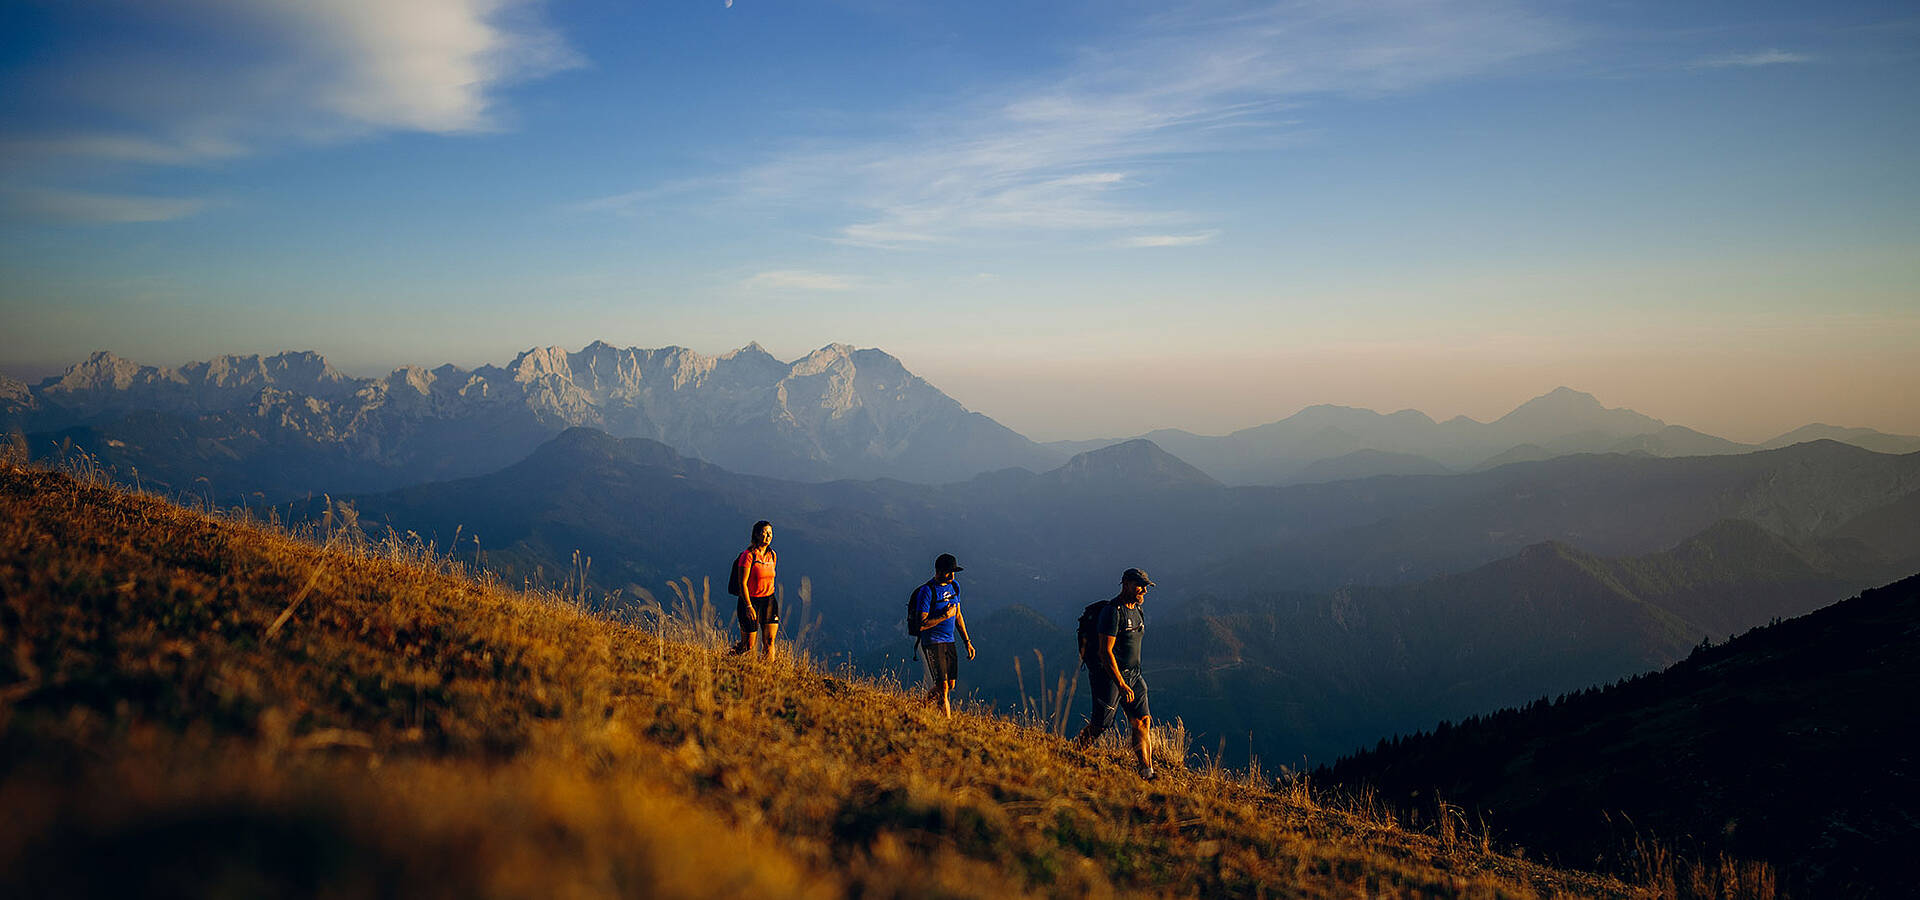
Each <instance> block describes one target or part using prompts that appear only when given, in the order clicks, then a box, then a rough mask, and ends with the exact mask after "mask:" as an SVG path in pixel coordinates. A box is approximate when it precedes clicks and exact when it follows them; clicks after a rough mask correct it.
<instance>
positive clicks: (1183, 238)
mask: <svg viewBox="0 0 1920 900" xmlns="http://www.w3.org/2000/svg"><path fill="white" fill-rule="evenodd" d="M1219 236H1220V232H1218V231H1202V232H1200V233H1198V234H1143V235H1137V236H1135V237H1129V238H1121V239H1120V240H1118V241H1115V242H1114V246H1117V247H1191V246H1193V245H1195V244H1204V243H1206V242H1208V241H1211V240H1213V239H1214V238H1216V237H1219Z"/></svg>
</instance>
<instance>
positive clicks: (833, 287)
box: [745, 269, 859, 291]
mask: <svg viewBox="0 0 1920 900" xmlns="http://www.w3.org/2000/svg"><path fill="white" fill-rule="evenodd" d="M745 285H746V287H747V288H748V289H749V290H776V291H850V290H853V289H854V288H856V287H858V286H859V284H858V282H857V281H856V280H855V279H852V278H849V277H847V276H845V275H829V274H826V273H824V272H809V271H807V270H805V269H774V270H771V271H767V272H761V273H760V274H758V275H755V276H753V277H752V278H749V279H747V280H746V282H745Z"/></svg>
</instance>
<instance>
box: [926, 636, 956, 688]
mask: <svg viewBox="0 0 1920 900" xmlns="http://www.w3.org/2000/svg"><path fill="white" fill-rule="evenodd" d="M920 655H921V656H923V657H926V660H927V677H928V678H930V679H932V680H934V681H935V682H941V681H958V680H959V679H960V651H959V650H958V649H956V648H955V646H954V642H953V641H947V642H945V643H940V644H921V645H920Z"/></svg>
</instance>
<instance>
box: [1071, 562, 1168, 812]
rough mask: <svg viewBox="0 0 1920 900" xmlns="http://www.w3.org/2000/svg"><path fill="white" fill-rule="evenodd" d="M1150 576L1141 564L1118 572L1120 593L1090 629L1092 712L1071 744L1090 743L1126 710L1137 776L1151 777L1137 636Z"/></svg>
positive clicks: (1143, 626)
mask: <svg viewBox="0 0 1920 900" xmlns="http://www.w3.org/2000/svg"><path fill="white" fill-rule="evenodd" d="M1150 587H1153V579H1151V578H1148V577H1147V573H1145V572H1143V571H1141V570H1139V569H1128V570H1126V571H1125V572H1122V573H1120V594H1119V595H1118V596H1116V597H1114V598H1113V599H1112V600H1109V601H1107V605H1106V608H1105V609H1102V610H1101V611H1100V618H1099V620H1098V623H1097V625H1096V627H1095V630H1094V640H1093V646H1092V647H1091V648H1089V650H1088V652H1087V654H1086V660H1087V675H1088V681H1089V682H1090V685H1089V686H1090V687H1092V688H1093V715H1092V716H1091V717H1089V718H1088V720H1087V727H1085V728H1083V729H1081V730H1080V736H1079V737H1078V738H1076V739H1075V743H1076V744H1077V745H1079V746H1080V747H1083V748H1084V747H1086V746H1088V745H1089V744H1092V743H1093V741H1094V739H1095V738H1098V737H1099V736H1100V734H1101V733H1102V732H1104V731H1106V730H1107V727H1108V726H1110V725H1112V724H1113V715H1114V712H1115V709H1114V707H1116V706H1119V707H1123V708H1125V709H1126V711H1127V722H1128V724H1130V725H1132V726H1133V755H1134V757H1135V759H1136V760H1137V761H1138V762H1139V763H1140V777H1142V778H1145V779H1146V780H1148V781H1152V780H1153V779H1154V778H1155V777H1156V773H1155V772H1154V770H1153V751H1152V748H1151V746H1150V745H1149V744H1148V743H1147V741H1148V738H1149V735H1150V734H1151V732H1152V728H1153V712H1152V710H1151V709H1150V708H1149V707H1148V706H1147V679H1146V678H1145V677H1143V676H1142V675H1141V674H1140V639H1141V638H1142V637H1143V636H1145V634H1146V630H1147V618H1146V616H1145V615H1143V614H1142V613H1141V612H1140V604H1141V603H1142V602H1144V601H1145V600H1146V599H1147V588H1150Z"/></svg>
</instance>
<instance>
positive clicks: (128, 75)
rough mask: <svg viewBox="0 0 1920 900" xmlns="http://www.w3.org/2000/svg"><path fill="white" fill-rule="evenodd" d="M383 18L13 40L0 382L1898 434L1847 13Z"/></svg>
mask: <svg viewBox="0 0 1920 900" xmlns="http://www.w3.org/2000/svg"><path fill="white" fill-rule="evenodd" d="M407 10H408V14H406V15H397V14H390V11H382V10H381V9H377V8H375V7H372V6H368V5H366V4H360V3H352V2H345V0H315V2H312V3H305V4H295V5H285V4H280V5H266V6H258V7H257V8H249V7H248V5H246V4H240V5H233V4H221V3H199V2H186V3H168V4H153V5H148V6H143V7H141V8H140V9H139V10H137V11H133V12H128V11H122V10H115V9H111V8H108V7H101V6H97V5H87V4H81V5H71V4H67V5H63V4H30V5H26V6H22V7H19V8H17V9H12V10H10V11H9V13H8V16H7V21H8V24H9V26H10V27H9V28H7V29H4V30H0V123H4V124H0V238H3V239H0V368H4V369H7V370H10V371H15V372H21V373H23V374H27V375H33V374H45V373H46V372H47V371H48V370H50V369H57V368H61V367H64V366H65V365H70V364H71V363H73V362H76V361H78V360H80V359H83V358H85V356H86V355H87V354H88V353H90V352H92V351H94V350H97V349H111V350H112V351H113V352H115V353H118V354H120V355H122V356H125V357H128V358H131V359H135V360H139V361H141V362H143V363H148V364H157V365H179V364H180V363H183V362H186V361H189V360H198V359H206V358H209V357H212V356H217V355H221V354H231V353H243V354H244V353H273V352H278V351H279V350H281V349H286V348H312V349H315V350H318V351H319V352H321V353H322V354H324V355H325V356H327V358H328V359H329V360H330V361H332V362H333V363H334V364H335V365H336V366H338V367H340V368H341V369H342V370H343V371H349V372H353V373H355V374H383V373H384V372H386V371H390V370H391V368H393V367H394V366H396V365H399V364H403V363H405V364H427V365H437V364H440V363H444V362H453V363H456V364H459V365H463V366H472V365H478V364H483V363H489V362H491V363H499V362H504V361H505V360H507V359H510V358H512V356H513V354H514V353H517V352H518V351H520V350H523V349H525V348H527V347H529V346H562V347H567V348H569V349H574V348H578V347H580V346H583V345H585V344H587V343H588V342H590V341H593V340H606V341H609V342H611V343H615V344H618V345H621V346H628V345H632V346H643V347H657V346H662V345H666V344H681V345H685V346H690V347H695V348H698V349H700V350H701V351H702V352H707V353H718V352H725V351H726V350H729V349H732V348H735V347H739V346H742V345H744V344H746V343H747V342H748V341H751V340H759V341H761V342H762V343H763V344H765V345H766V346H768V347H769V349H770V350H772V351H773V352H774V353H776V355H779V356H781V357H783V358H786V359H792V358H795V357H797V356H799V355H801V354H804V353H806V352H808V351H810V350H812V349H814V348H816V347H819V346H822V345H824V344H827V343H830V342H845V343H851V344H855V345H857V346H863V347H879V348H881V349H884V350H886V351H887V352H889V353H892V354H894V355H895V356H898V357H900V358H901V359H902V360H903V361H905V362H906V364H907V365H908V367H909V368H911V369H912V370H914V371H915V372H916V373H917V374H919V375H921V376H922V377H925V378H927V379H928V380H930V381H932V382H933V383H934V384H936V385H938V386H939V387H940V388H941V389H942V390H944V391H946V392H947V393H949V394H950V395H952V396H954V397H955V398H956V399H958V400H959V401H960V402H961V403H963V404H965V405H966V406H967V407H969V408H970V409H974V410H977V411H980V412H983V413H985V414H987V415H990V416H992V417H993V418H995V419H997V420H999V421H1001V422H1002V423H1004V424H1006V425H1008V426H1009V427H1011V428H1014V429H1015V430H1018V431H1020V432H1022V433H1024V434H1027V435H1029V436H1031V437H1033V438H1035V439H1037V440H1054V439H1062V438H1094V437H1115V436H1126V435H1131V434H1138V433H1142V432H1145V431H1149V430H1152V429H1155V428H1169V427H1170V428H1182V429H1186V430H1189V431H1194V432H1198V433H1209V434H1219V433H1225V432H1228V431H1232V430H1234V429H1237V428H1244V427H1248V426H1251V425H1258V424H1262V423H1264V422H1270V421H1274V420H1277V419H1280V418H1284V417H1285V416H1287V415H1290V414H1292V413H1293V412H1296V411H1298V410H1299V409H1300V408H1302V407H1305V406H1310V405H1314V404H1320V403H1333V404H1340V405H1349V406H1357V407H1364V408H1370V409H1376V410H1379V411H1382V412H1392V411H1395V410H1399V409H1408V408H1411V409H1418V410H1421V411H1422V412H1425V413H1427V414H1428V415H1431V416H1433V417H1434V418H1436V419H1441V420H1444V419H1447V418H1450V417H1452V416H1456V415H1466V416H1469V417H1471V418H1474V419H1479V420H1482V421H1485V420H1488V419H1491V418H1495V417H1497V416H1499V415H1501V414H1504V413H1505V412H1507V411H1509V410H1511V409H1512V408H1513V407H1514V406H1516V405H1518V404H1519V403H1521V402H1524V401H1525V400H1527V399H1529V398H1531V397H1534V396H1538V395H1539V394H1541V393H1544V392H1546V391H1548V390H1551V389H1552V388H1554V387H1556V386H1560V385H1566V386H1569V387H1573V388H1576V389H1578V390H1582V391H1586V392H1588V393H1591V394H1594V395H1595V396H1596V397H1598V398H1600V400H1601V402H1602V403H1604V404H1605V405H1607V406H1609V407H1625V408H1631V409H1635V410H1637V411H1640V412H1642V413H1645V414H1647V415H1650V416H1654V417H1656V418H1659V419H1662V420H1665V421H1667V422H1670V423H1673V424H1680V425H1685V426H1688V427H1691V428H1696V429H1699V430H1701V431H1705V432H1708V433H1711V434H1716V435H1719V436H1722V437H1726V438H1729V439H1732V440H1738V441H1745V442H1753V441H1759V440H1764V439H1766V438H1769V437H1772V436H1774V435H1777V434H1779V433H1782V432H1785V431H1787V430H1790V429H1792V428H1797V427H1799V426H1801V425H1805V424H1808V423H1810V422H1825V423H1829V424H1834V425H1841V426H1847V427H1869V428H1875V429H1878V430H1881V431H1886V432H1891V433H1905V434H1920V403H1916V402H1914V400H1913V399H1912V398H1913V397H1915V396H1920V353H1916V352H1914V351H1915V348H1920V217H1916V216H1915V215H1914V214H1913V211H1914V210H1915V209H1920V177H1916V174H1915V169H1914V166H1913V161H1914V160H1915V159H1920V50H1916V48H1920V19H1915V18H1914V17H1912V16H1902V15H1900V14H1899V13H1898V12H1897V11H1894V10H1890V9H1888V8H1887V7H1885V6H1884V5H1881V4H1874V3H1865V2H1852V3H1839V4H1821V5H1818V6H1807V5H1804V4H1794V3H1736V2H1705V3H1698V4H1685V5H1678V6H1676V5H1674V4H1664V3H1654V2H1635V3H1625V4H1615V5H1611V6H1606V7H1583V6H1580V5H1570V6H1569V5H1559V6H1541V5H1538V4H1526V3H1519V2H1503V0H1441V2H1434V3H1418V4H1406V3H1401V2H1392V0H1381V2H1365V3H1345V2H1330V0H1328V2H1305V3H1286V4H1279V3H1265V2H1243V0H1194V2H1189V3H1183V4H1179V5H1175V6H1171V7H1170V6H1167V5H1165V4H1135V3H1099V4H1096V3H1083V2H1070V3H1063V4H1046V5H1034V4H1022V3H995V2H987V3H981V4H967V5H964V6H952V7H948V6H941V5H935V6H924V7H919V6H886V5H880V4H870V3H865V2H835V3H828V4H822V5H817V6H811V7H806V8H796V7H793V6H790V5H781V4H761V3H759V2H757V0H755V2H748V0H742V2H737V3H735V2H723V0H713V2H708V3H700V4H667V5H643V6H633V5H630V4H622V3H613V2H605V0H583V2H578V3H569V4H556V3H551V2H547V0H516V2H509V3H496V2H491V0H418V2H416V3H411V4H409V5H408V7H407ZM1902 73H1905V74H1902ZM769 338H771V340H769Z"/></svg>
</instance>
